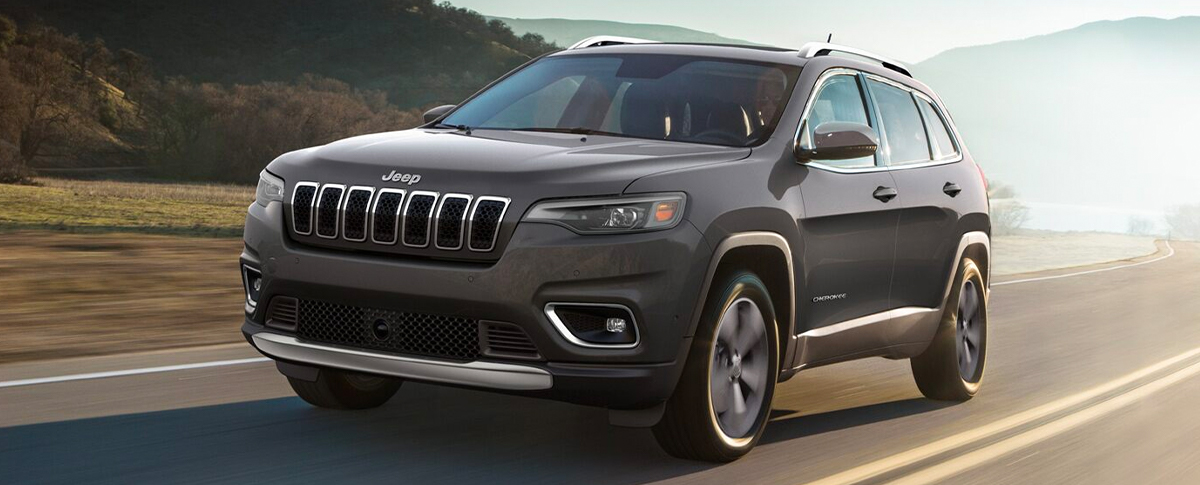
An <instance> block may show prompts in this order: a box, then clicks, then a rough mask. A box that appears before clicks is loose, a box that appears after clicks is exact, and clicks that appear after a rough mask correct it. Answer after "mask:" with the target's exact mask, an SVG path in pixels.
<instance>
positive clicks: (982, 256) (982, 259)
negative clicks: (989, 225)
mask: <svg viewBox="0 0 1200 485" xmlns="http://www.w3.org/2000/svg"><path fill="white" fill-rule="evenodd" d="M963 258H971V260H972V261H975V264H976V265H977V266H979V272H980V273H981V274H982V275H983V284H984V287H985V288H990V287H991V286H992V275H991V273H992V239H991V236H989V235H988V234H987V233H986V232H983V231H971V232H968V233H965V234H963V235H962V238H960V239H959V243H958V251H957V252H956V253H955V257H954V261H953V262H952V266H951V269H950V275H949V278H948V279H947V281H946V290H945V292H944V293H943V294H942V306H943V307H944V306H945V304H946V299H947V298H949V297H950V291H951V290H953V287H954V280H955V279H956V278H957V277H958V269H959V267H960V266H962V260H963Z"/></svg>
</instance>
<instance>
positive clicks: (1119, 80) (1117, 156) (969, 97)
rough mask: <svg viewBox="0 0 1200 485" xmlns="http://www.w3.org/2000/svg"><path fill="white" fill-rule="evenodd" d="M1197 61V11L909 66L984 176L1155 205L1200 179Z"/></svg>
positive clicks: (1065, 201)
mask: <svg viewBox="0 0 1200 485" xmlns="http://www.w3.org/2000/svg"><path fill="white" fill-rule="evenodd" d="M1196 59H1200V17H1181V18H1177V19H1171V20H1166V19H1157V18H1131V19H1126V20H1120V21H1104V22H1095V23H1089V24H1086V25H1083V26H1080V27H1078V28H1075V29H1071V30H1066V31H1062V32H1058V33H1054V34H1049V35H1044V36H1039V37H1032V38H1028V39H1023V40H1015V41H1009V42H1001V43H997V44H991V45H984V46H975V47H964V48H958V49H952V50H950V51H947V52H944V53H942V54H939V55H937V56H934V57H933V58H930V59H929V60H927V61H925V62H921V63H919V64H916V65H915V66H913V67H912V69H913V72H914V74H915V75H916V76H917V78H918V79H922V80H923V81H925V82H926V83H928V84H929V85H930V86H932V87H933V88H934V89H935V90H937V91H938V93H939V94H940V95H941V96H942V98H943V99H944V101H945V102H946V104H947V106H948V107H949V108H950V110H951V112H952V113H953V114H954V116H955V118H956V121H957V123H958V125H959V127H960V129H961V130H962V131H963V132H964V136H965V137H966V143H967V147H968V149H970V150H971V153H972V154H973V155H974V156H975V159H976V160H978V161H979V162H980V163H981V164H982V165H983V166H984V168H985V169H986V170H987V173H988V176H989V177H992V178H995V179H998V180H1002V181H1004V182H1006V183H1008V184H1011V185H1013V186H1014V187H1016V189H1017V190H1018V192H1019V194H1020V195H1021V196H1022V197H1023V198H1025V199H1027V200H1030V201H1033V202H1037V203H1044V204H1047V205H1080V206H1093V207H1104V208H1113V209H1118V210H1145V211H1160V210H1162V209H1163V208H1165V207H1168V206H1172V205H1175V204H1182V203H1186V202H1190V201H1191V199H1194V197H1195V196H1194V194H1193V192H1192V191H1193V190H1194V189H1195V185H1196V182H1197V181H1200V156H1197V154H1196V150H1195V147H1194V143H1193V141H1192V140H1193V139H1194V138H1195V136H1196V134H1195V127H1196V123H1195V121H1194V120H1195V113H1196V111H1197V110H1198V109H1200V90H1198V89H1196V86H1200V63H1198V62H1196ZM1101 217H1108V218H1112V217H1116V216H1112V215H1108V216H1101ZM1101 222H1102V221H1101ZM1124 224H1125V221H1124V220H1123V219H1122V220H1119V221H1116V225H1117V226H1118V227H1124Z"/></svg>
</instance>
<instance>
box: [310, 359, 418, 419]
mask: <svg viewBox="0 0 1200 485" xmlns="http://www.w3.org/2000/svg"><path fill="white" fill-rule="evenodd" d="M403 382H404V381H402V380H400V379H396V378H392V377H382V376H374V375H370V374H361V373H358V372H351V371H344V370H338V369H328V368H322V369H321V372H320V373H319V374H317V380H316V382H309V381H305V380H301V379H296V378H292V377H288V384H291V385H292V390H293V391H296V395H297V396H300V398H301V399H303V400H304V401H305V402H307V403H309V404H312V405H313V406H316V407H319V408H328V409H370V408H377V407H379V406H382V405H383V403H385V402H387V401H388V399H391V398H392V396H393V395H395V394H396V391H397V390H399V389H400V384H402V383H403Z"/></svg>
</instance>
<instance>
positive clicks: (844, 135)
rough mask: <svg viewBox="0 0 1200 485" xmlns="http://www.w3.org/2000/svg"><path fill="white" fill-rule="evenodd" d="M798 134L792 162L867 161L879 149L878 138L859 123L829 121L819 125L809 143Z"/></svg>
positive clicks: (867, 127) (869, 128)
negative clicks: (862, 158)
mask: <svg viewBox="0 0 1200 485" xmlns="http://www.w3.org/2000/svg"><path fill="white" fill-rule="evenodd" d="M807 138H808V137H807V136H806V135H805V134H802V135H801V137H800V138H799V139H797V140H796V160H797V161H799V162H800V163H808V162H810V161H813V160H849V159H852V158H861V157H869V156H871V155H874V154H875V151H876V150H878V149H879V135H876V134H875V130H872V129H871V127H869V126H867V125H863V124H859V123H845V122H841V121H830V122H828V123H821V124H820V125H818V126H817V129H816V130H815V131H814V132H813V135H812V140H807Z"/></svg>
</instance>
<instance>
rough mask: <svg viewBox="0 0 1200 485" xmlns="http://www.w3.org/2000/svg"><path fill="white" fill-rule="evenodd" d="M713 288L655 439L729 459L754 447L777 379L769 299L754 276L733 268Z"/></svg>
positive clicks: (677, 453)
mask: <svg viewBox="0 0 1200 485" xmlns="http://www.w3.org/2000/svg"><path fill="white" fill-rule="evenodd" d="M714 288H720V289H721V290H720V291H719V292H714V293H712V294H710V295H709V298H708V300H707V301H706V302H705V310H704V313H703V315H702V318H701V320H700V324H699V327H698V328H697V329H696V336H695V338H694V339H693V342H692V348H691V350H690V352H688V358H687V361H686V362H685V363H684V368H683V374H682V376H681V377H680V380H679V384H678V385H677V386H676V388H675V392H674V394H673V395H672V396H671V398H670V399H668V400H667V404H666V410H665V411H664V413H663V418H662V420H661V421H659V423H658V424H657V425H655V426H654V437H655V438H656V439H657V440H658V444H659V445H660V446H662V448H663V450H664V451H666V452H667V453H668V454H670V455H671V456H674V457H677V458H684V459H689V460H701V461H712V462H729V461H733V460H736V459H737V458H739V457H741V456H742V455H745V454H746V453H748V452H749V451H750V449H751V448H753V447H754V445H755V444H756V443H757V442H758V440H759V438H761V437H762V433H763V429H764V428H765V427H766V424H767V421H768V419H769V417H770V412H771V399H772V398H773V397H774V394H775V383H776V382H777V381H778V379H779V342H778V340H779V338H778V337H779V334H778V332H777V331H776V324H775V313H774V311H773V310H772V308H773V307H772V306H771V297H770V295H769V294H768V293H767V289H766V286H765V285H763V282H762V281H761V280H759V279H758V277H757V276H755V275H753V274H751V273H736V274H733V275H731V276H729V277H728V278H724V279H723V280H721V281H720V282H719V286H718V285H714ZM735 337H736V338H735ZM714 390H715V391H714ZM739 398H740V402H741V404H740V408H741V409H743V411H742V412H740V413H739V412H738V411H737V409H738V408H739V405H738V399H739ZM718 408H723V409H724V411H718Z"/></svg>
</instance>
